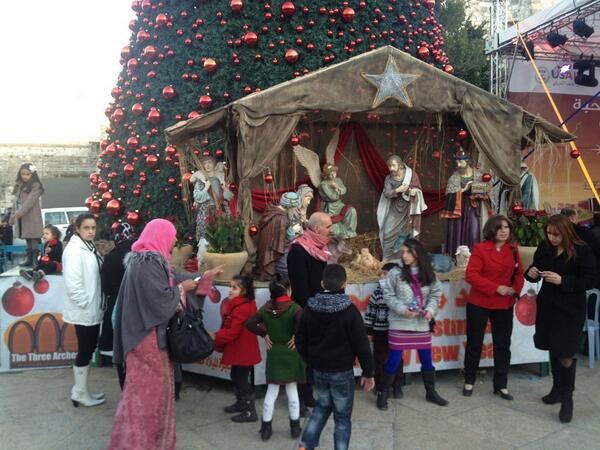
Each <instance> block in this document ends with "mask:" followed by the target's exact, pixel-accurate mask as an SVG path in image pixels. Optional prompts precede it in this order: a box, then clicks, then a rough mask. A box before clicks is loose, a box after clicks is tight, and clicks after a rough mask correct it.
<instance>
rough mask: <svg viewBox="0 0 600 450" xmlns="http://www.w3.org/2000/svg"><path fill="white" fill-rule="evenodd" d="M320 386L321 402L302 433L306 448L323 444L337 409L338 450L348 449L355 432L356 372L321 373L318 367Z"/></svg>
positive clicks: (318, 386) (335, 420)
mask: <svg viewBox="0 0 600 450" xmlns="http://www.w3.org/2000/svg"><path fill="white" fill-rule="evenodd" d="M313 372H314V377H315V386H316V387H317V394H318V398H317V404H316V406H315V407H314V409H313V412H312V415H311V416H310V419H309V420H308V423H307V424H306V426H305V427H304V433H302V443H303V444H304V447H306V449H313V448H315V447H318V446H319V437H320V436H321V431H323V428H324V427H325V424H326V423H327V419H329V416H330V415H331V412H332V411H333V420H334V423H335V431H334V433H333V440H334V441H335V450H347V449H348V445H349V444H350V434H351V433H352V420H351V418H352V407H353V406H354V371H353V370H348V371H346V372H319V371H318V370H314V371H313Z"/></svg>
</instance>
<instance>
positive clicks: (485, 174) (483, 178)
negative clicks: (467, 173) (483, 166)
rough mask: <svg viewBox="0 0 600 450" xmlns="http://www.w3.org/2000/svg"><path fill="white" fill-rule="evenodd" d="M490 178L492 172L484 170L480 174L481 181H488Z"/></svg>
mask: <svg viewBox="0 0 600 450" xmlns="http://www.w3.org/2000/svg"><path fill="white" fill-rule="evenodd" d="M491 179H492V174H491V173H489V172H484V173H483V174H481V180H482V181H485V182H486V183H487V182H488V181H491Z"/></svg>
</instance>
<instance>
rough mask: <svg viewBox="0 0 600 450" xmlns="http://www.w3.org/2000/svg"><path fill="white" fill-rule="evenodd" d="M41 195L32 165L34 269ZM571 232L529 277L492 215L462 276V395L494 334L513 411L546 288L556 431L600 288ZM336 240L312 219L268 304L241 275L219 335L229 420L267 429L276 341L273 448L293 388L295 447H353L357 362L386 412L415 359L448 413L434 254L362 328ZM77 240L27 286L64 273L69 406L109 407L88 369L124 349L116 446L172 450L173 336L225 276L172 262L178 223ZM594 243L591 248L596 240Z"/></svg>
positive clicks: (26, 202) (47, 240)
mask: <svg viewBox="0 0 600 450" xmlns="http://www.w3.org/2000/svg"><path fill="white" fill-rule="evenodd" d="M42 192H43V187H42V185H41V182H40V181H39V178H38V177H37V175H36V172H35V168H33V167H32V165H24V166H23V167H22V168H21V169H20V171H19V176H18V179H17V188H16V193H17V194H18V201H17V208H16V209H15V213H14V215H13V219H12V220H13V223H15V224H17V230H18V231H17V233H18V235H19V236H20V237H24V238H26V239H28V241H27V242H28V247H27V248H28V254H27V257H28V259H29V258H30V257H31V259H32V261H31V263H32V264H34V263H35V260H36V259H37V258H36V256H38V255H37V249H38V248H39V242H37V240H36V238H35V237H32V236H34V235H35V233H33V232H31V228H28V220H29V219H28V217H29V216H28V214H29V215H31V214H34V215H35V214H37V213H36V212H35V208H34V206H35V205H34V203H35V201H34V200H31V198H35V199H37V198H39V195H41V193H42ZM36 201H37V200H36ZM35 217H36V218H37V216H35ZM571 219H572V217H571V218H570V217H569V211H563V214H559V215H555V216H552V217H550V218H549V220H548V222H547V224H546V226H545V236H546V239H545V241H544V242H542V243H541V244H540V245H539V247H538V248H537V250H536V252H535V255H534V257H533V263H532V264H531V266H530V267H527V268H524V267H523V266H522V262H521V258H520V255H519V251H518V246H517V244H516V242H515V240H514V233H513V225H512V223H511V221H510V220H509V219H508V218H507V217H505V216H502V215H496V216H492V217H490V218H489V219H488V221H487V222H486V224H485V226H484V229H483V241H482V242H480V243H478V244H476V245H475V246H474V248H473V252H472V256H471V258H470V260H469V263H468V266H467V268H466V273H465V279H466V281H467V282H468V283H469V284H470V285H471V292H470V296H469V298H468V304H467V308H466V323H467V330H466V331H467V332H466V334H467V342H466V349H465V359H464V367H465V371H464V374H465V378H464V386H463V389H462V394H463V395H464V396H465V397H470V396H471V395H472V393H473V390H474V386H475V380H476V375H477V371H478V367H479V362H480V355H481V349H482V344H483V339H484V334H485V330H486V326H487V323H488V321H489V322H490V323H491V333H492V341H493V346H494V368H493V371H494V375H493V390H492V392H493V394H495V395H498V396H499V397H500V398H502V399H504V400H507V401H511V400H513V399H514V396H513V394H511V392H510V391H509V387H508V374H509V366H510V359H511V351H510V344H511V336H512V329H513V308H514V305H515V300H516V297H517V296H518V295H519V293H520V292H521V290H522V288H523V284H524V280H525V279H527V280H529V281H531V282H538V281H540V280H543V283H542V285H541V288H540V291H539V293H538V296H537V312H536V315H537V316H536V323H535V335H534V345H535V347H536V348H538V349H541V350H546V351H548V352H549V354H550V362H551V367H552V377H553V385H552V389H551V391H550V392H549V393H548V395H546V396H544V397H543V398H542V401H543V403H546V404H559V403H560V411H559V419H560V421H561V422H570V421H571V420H572V417H573V409H574V407H573V390H574V388H575V379H576V366H577V359H576V357H575V356H576V353H577V352H578V350H579V348H580V345H581V339H582V329H583V322H584V320H585V317H586V290H587V289H590V288H592V287H594V285H595V283H596V281H597V280H596V275H597V272H596V270H597V268H596V260H595V256H594V253H595V250H596V249H595V248H594V241H592V238H593V236H591V237H590V236H588V235H585V236H584V235H583V234H585V233H584V232H583V231H582V230H580V229H578V228H577V227H575V226H574V224H573V222H572V220H571ZM36 226H37V225H36ZM39 227H41V223H40V224H39ZM331 229H332V221H331V218H330V217H329V216H328V215H327V214H324V213H320V212H317V213H314V214H313V215H312V216H311V217H310V218H309V221H308V228H307V230H306V231H305V233H304V234H303V235H301V237H299V238H297V239H296V240H295V241H294V242H293V243H292V244H291V246H290V250H289V253H288V256H287V267H288V273H289V277H288V276H283V275H276V276H275V277H274V278H273V279H272V280H271V282H270V284H269V292H270V299H269V300H268V301H267V302H266V304H264V305H263V306H262V307H261V308H260V309H258V308H257V304H256V301H255V289H254V283H253V279H252V278H251V277H249V276H247V275H242V274H240V275H236V276H234V277H233V278H232V280H231V281H230V285H229V295H228V298H227V299H226V300H224V301H223V304H222V306H221V313H222V319H223V320H222V326H221V328H220V329H219V330H218V331H216V332H214V333H211V337H212V339H214V345H215V349H216V350H217V351H218V352H220V353H222V355H223V356H222V363H223V364H225V365H230V366H231V372H230V376H231V381H232V384H233V393H234V395H235V401H234V403H233V404H231V405H228V406H225V407H224V410H225V411H226V412H227V413H230V414H232V416H231V420H232V421H233V422H238V423H240V422H255V421H258V419H259V417H258V414H257V412H256V408H255V397H254V388H253V386H252V384H251V373H252V371H253V366H254V365H256V364H258V363H259V362H260V361H261V353H260V350H259V341H258V339H259V338H261V339H264V343H265V346H266V349H267V360H266V380H267V391H266V395H265V398H264V401H263V405H262V414H261V417H260V419H261V426H260V430H259V433H260V437H261V439H262V440H268V439H269V438H270V437H271V435H272V421H273V420H274V404H275V401H276V399H277V396H278V394H279V390H280V387H281V386H284V389H285V392H286V396H287V401H288V416H289V424H290V434H291V436H292V437H293V438H298V437H300V446H301V448H305V449H313V448H315V447H318V445H319V439H320V435H321V432H322V430H323V428H324V427H325V424H326V422H327V420H328V418H329V416H330V415H331V414H332V413H333V416H334V422H335V432H334V441H335V448H336V449H347V448H348V447H349V442H350V436H351V429H352V422H351V417H352V409H353V399H354V391H355V385H356V382H355V372H354V365H355V360H358V362H359V365H360V368H361V370H362V377H361V380H360V384H361V385H362V386H363V387H364V389H365V390H367V391H369V390H371V389H373V388H375V389H376V392H377V400H376V407H377V408H379V409H380V410H386V409H388V399H389V395H390V393H392V395H393V397H394V398H401V397H402V395H403V391H402V385H403V382H402V380H403V377H402V372H403V367H402V361H403V352H404V351H406V350H416V351H417V352H418V355H419V361H420V363H421V375H422V379H423V384H424V387H425V399H426V400H427V401H429V402H431V403H433V404H436V405H439V406H442V407H443V406H446V405H448V401H447V400H445V399H444V398H443V397H442V396H441V395H440V393H438V392H437V390H436V376H435V375H436V374H435V367H434V366H433V363H432V333H433V331H434V328H435V326H436V323H435V317H436V314H437V312H438V309H439V306H440V300H441V292H442V289H441V284H440V281H439V280H438V279H437V276H436V274H435V272H434V270H433V267H432V264H431V259H430V256H429V254H428V253H427V252H426V251H425V248H424V247H423V245H422V244H421V243H420V242H419V241H417V240H415V239H407V240H406V241H405V242H404V243H403V245H402V247H401V249H400V253H399V254H398V259H397V260H395V261H393V262H390V263H388V264H386V265H385V266H384V267H383V271H382V276H381V279H380V281H379V284H378V287H377V289H376V290H375V291H374V292H373V294H372V295H371V298H370V300H369V304H368V308H367V311H366V314H365V317H364V318H363V317H362V316H361V314H360V312H359V311H358V309H357V308H355V307H354V305H353V303H352V301H351V299H350V297H349V296H348V295H347V294H346V293H345V288H346V283H347V279H346V271H345V269H344V267H343V266H341V265H338V264H334V263H331V262H330V261H329V259H330V253H329V251H328V242H329V240H330V236H331ZM73 230H74V231H73V234H72V236H71V238H70V240H69V242H68V244H67V245H66V247H65V249H64V252H61V248H62V247H61V246H60V245H59V243H60V237H61V236H60V233H57V230H56V229H55V228H54V227H52V226H46V228H44V230H43V240H44V246H43V250H42V252H43V255H44V256H47V257H48V258H47V259H44V260H43V261H42V260H41V259H40V261H39V262H38V265H36V266H35V268H34V269H33V270H31V271H26V272H25V273H24V274H23V276H28V277H31V279H33V278H36V277H40V276H43V275H44V274H47V273H51V272H53V271H54V272H60V271H61V270H62V272H63V276H64V281H65V302H64V310H63V319H64V321H65V322H67V323H70V324H73V325H74V326H75V330H76V336H77V343H78V351H77V356H76V360H75V364H74V367H73V371H74V385H73V387H72V390H71V400H72V402H73V405H74V406H76V407H77V406H86V407H91V406H97V405H100V404H102V403H104V402H105V396H104V394H102V393H96V392H92V390H91V389H90V387H89V385H88V384H89V383H88V380H89V371H90V361H91V359H92V356H93V353H94V351H95V349H96V348H97V346H98V344H99V343H100V347H101V348H103V349H111V350H113V362H114V364H115V365H116V367H117V370H118V373H119V381H120V383H121V387H122V394H121V398H120V401H119V404H118V407H117V411H116V414H115V420H114V425H113V429H112V433H111V436H110V442H109V448H110V449H124V448H127V449H132V448H135V449H138V448H139V449H142V448H144V449H145V448H160V449H172V448H175V400H176V398H177V397H178V395H179V389H180V387H181V367H180V366H178V365H176V364H174V363H173V362H172V361H171V360H170V358H169V353H168V346H167V333H168V330H167V325H168V322H169V320H170V319H171V318H172V317H173V315H174V314H176V313H177V312H178V311H181V310H183V309H185V308H193V309H195V310H201V309H202V304H203V294H202V293H199V291H198V290H197V288H198V285H199V280H201V279H202V278H204V277H207V278H205V279H207V280H211V279H212V277H213V276H215V275H217V274H218V273H220V272H219V270H221V269H216V271H213V272H212V273H208V272H205V273H204V274H199V273H198V274H191V273H185V274H182V273H176V272H175V271H174V270H173V268H172V267H171V264H170V259H171V252H172V249H173V246H174V245H175V241H176V230H175V227H174V225H173V224H172V223H171V222H169V221H167V220H163V219H154V220H152V221H150V222H149V223H148V224H147V225H146V226H145V227H144V229H143V230H142V232H141V234H140V235H139V237H137V236H136V235H135V233H134V231H133V229H132V228H131V227H130V226H129V225H127V224H122V225H120V226H119V227H117V228H116V229H115V230H113V231H114V235H115V236H114V238H115V244H116V245H115V247H114V249H113V250H112V251H111V252H110V253H109V254H108V255H107V256H106V257H105V258H103V256H102V255H101V254H100V253H99V251H98V249H97V248H96V245H95V244H94V239H95V235H96V219H95V217H94V215H92V214H82V215H80V216H79V217H78V218H77V220H76V222H75V224H74V229H73ZM586 238H587V239H588V241H589V243H590V245H588V244H586V243H585V242H584V240H583V239H586ZM26 262H28V261H26ZM101 324H102V326H101ZM101 330H102V335H101ZM369 336H370V337H369ZM370 341H372V344H373V352H372V350H371V343H370ZM315 390H316V394H317V395H316V399H315V398H314V391H315ZM309 408H312V412H311V411H310V409H309ZM306 416H310V417H309V419H308V420H307V422H306V423H305V426H304V429H303V430H302V427H301V424H300V418H301V417H306Z"/></svg>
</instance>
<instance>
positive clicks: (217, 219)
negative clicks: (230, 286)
mask: <svg viewBox="0 0 600 450" xmlns="http://www.w3.org/2000/svg"><path fill="white" fill-rule="evenodd" d="M244 229H245V226H244V222H243V221H242V219H241V218H240V217H239V216H237V215H230V214H225V213H223V212H218V211H217V212H213V213H212V214H210V215H209V216H208V218H207V220H206V229H205V235H206V240H207V241H208V250H207V251H206V252H205V253H204V256H203V258H202V260H203V262H204V264H205V265H206V268H207V269H209V270H210V269H212V268H214V267H217V266H220V265H224V266H225V271H224V272H223V274H222V275H221V276H220V277H219V280H230V279H231V277H233V276H234V275H237V274H238V273H240V271H241V270H242V268H243V267H244V264H246V261H248V252H246V251H245V250H244Z"/></svg>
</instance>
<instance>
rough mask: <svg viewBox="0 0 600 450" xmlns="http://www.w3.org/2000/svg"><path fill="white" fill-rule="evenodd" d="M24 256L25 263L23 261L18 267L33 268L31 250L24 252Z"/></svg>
mask: <svg viewBox="0 0 600 450" xmlns="http://www.w3.org/2000/svg"><path fill="white" fill-rule="evenodd" d="M26 254H27V257H26V258H25V261H23V262H22V263H20V264H19V266H21V267H31V266H33V250H31V249H30V248H28V249H27V250H26Z"/></svg>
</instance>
